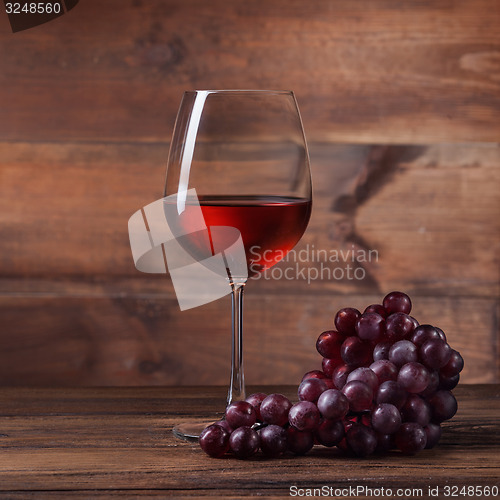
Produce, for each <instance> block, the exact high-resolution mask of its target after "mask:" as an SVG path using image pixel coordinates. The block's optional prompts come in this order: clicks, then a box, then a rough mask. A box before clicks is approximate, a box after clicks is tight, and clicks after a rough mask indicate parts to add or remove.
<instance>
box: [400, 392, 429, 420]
mask: <svg viewBox="0 0 500 500" xmlns="http://www.w3.org/2000/svg"><path fill="white" fill-rule="evenodd" d="M401 416H402V417H403V421H404V422H416V423H417V424H420V425H421V426H422V427H425V426H426V425H427V424H428V423H429V422H430V421H431V407H430V406H429V403H427V401H425V399H422V398H421V397H420V396H417V395H416V394H410V395H409V396H408V399H407V400H406V403H405V404H404V405H403V407H402V408H401Z"/></svg>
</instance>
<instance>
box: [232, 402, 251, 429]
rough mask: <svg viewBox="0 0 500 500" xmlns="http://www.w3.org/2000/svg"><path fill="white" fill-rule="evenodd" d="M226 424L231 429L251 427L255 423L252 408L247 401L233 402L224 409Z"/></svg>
mask: <svg viewBox="0 0 500 500" xmlns="http://www.w3.org/2000/svg"><path fill="white" fill-rule="evenodd" d="M226 420H227V423H228V424H229V425H230V426H231V427H232V428H233V429H237V428H238V427H243V426H244V425H246V426H247V427H252V425H253V424H255V422H256V421H257V414H256V413H255V409H254V407H253V406H252V405H251V404H250V403H248V402H247V401H235V402H234V403H231V404H230V405H229V406H228V407H227V408H226Z"/></svg>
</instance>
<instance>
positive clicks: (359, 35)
mask: <svg viewBox="0 0 500 500" xmlns="http://www.w3.org/2000/svg"><path fill="white" fill-rule="evenodd" d="M499 24H500V7H499V5H498V2H496V0H479V1H470V0H451V1H450V0H438V1H434V2H420V1H410V2H405V4H404V6H401V4H400V3H399V2H394V1H392V0H377V1H373V0H363V1H360V2H354V3H353V2H349V3H345V2H341V1H340V0H330V1H327V2H321V3H315V4H310V3H304V2H303V1H302V0H293V1H289V0H271V1H268V0H266V1H264V0H261V1H258V2H247V1H243V0H238V1H235V2H226V1H224V0H216V1H212V2H210V3H207V2H204V1H203V0H188V1H185V0H183V1H180V0H169V1H163V0H151V1H147V2H137V1H135V0H127V1H124V0H108V1H106V2H100V1H99V0H87V1H86V2H80V4H79V5H78V8H76V9H73V10H72V11H71V12H70V13H69V14H67V15H66V16H63V17H62V18H59V19H57V20H56V21H52V22H51V23H48V24H45V25H43V26H40V27H37V28H36V29H32V30H27V31H25V32H21V33H17V34H15V35H13V34H12V33H11V32H10V29H9V27H8V24H7V23H6V19H5V20H3V24H2V25H1V26H0V28H3V29H0V45H1V47H2V54H3V56H2V60H1V61H0V82H1V86H0V89H1V90H0V102H2V117H3V119H2V122H1V123H0V137H2V138H3V139H8V140H25V139H29V140H48V141H53V140H82V139H85V140H102V139H104V140H119V141H130V140H138V141H163V140H165V139H166V138H168V137H169V136H170V132H171V130H172V125H173V121H174V118H175V113H176V111H177V107H178V103H179V100H180V97H181V94H182V92H183V91H184V90H185V89H195V88H198V89H199V88H286V89H288V88H291V89H292V90H294V91H295V92H296V93H297V96H298V100H299V104H300V107H301V110H302V113H303V118H304V122H305V127H306V132H307V134H308V136H309V139H310V140H315V141H318V140H319V141H325V140H328V141H332V140H333V141H347V142H358V143H373V142H378V143H387V142H391V143H432V142H442V141H452V142H460V141H495V142H496V141H498V137H499V136H500V125H499V122H498V120H497V116H498V114H499V111H500V34H499V32H498V29H497V28H498V25H499Z"/></svg>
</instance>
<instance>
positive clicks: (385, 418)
mask: <svg viewBox="0 0 500 500" xmlns="http://www.w3.org/2000/svg"><path fill="white" fill-rule="evenodd" d="M371 424H372V427H373V429H374V430H375V431H377V432H380V433H382V434H394V433H395V432H396V431H397V430H398V429H399V427H400V426H401V414H400V413H399V410H398V409H397V408H396V407H395V406H394V405H391V404H389V403H381V404H379V405H377V406H375V408H374V409H373V411H372V419H371Z"/></svg>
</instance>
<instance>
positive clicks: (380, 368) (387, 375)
mask: <svg viewBox="0 0 500 500" xmlns="http://www.w3.org/2000/svg"><path fill="white" fill-rule="evenodd" d="M370 370H372V372H373V373H375V375H376V376H377V378H378V383H379V384H382V383H383V382H387V381H388V380H396V379H397V377H398V369H397V367H396V365H395V364H394V363H391V362H390V361H388V360H387V359H379V360H378V361H374V362H373V363H372V364H371V365H370Z"/></svg>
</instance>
